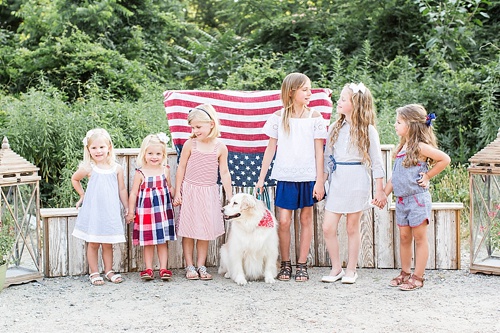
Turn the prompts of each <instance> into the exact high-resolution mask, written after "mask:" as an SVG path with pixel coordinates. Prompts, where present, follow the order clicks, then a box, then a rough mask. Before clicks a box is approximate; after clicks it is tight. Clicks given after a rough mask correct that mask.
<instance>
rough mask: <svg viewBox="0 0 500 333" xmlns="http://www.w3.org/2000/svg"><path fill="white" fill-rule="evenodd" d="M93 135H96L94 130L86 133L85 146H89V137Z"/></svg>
mask: <svg viewBox="0 0 500 333" xmlns="http://www.w3.org/2000/svg"><path fill="white" fill-rule="evenodd" d="M92 135H94V130H90V131H88V132H87V134H86V135H85V137H84V138H83V140H82V142H83V145H84V146H85V147H87V144H88V143H89V139H90V137H91V136H92Z"/></svg>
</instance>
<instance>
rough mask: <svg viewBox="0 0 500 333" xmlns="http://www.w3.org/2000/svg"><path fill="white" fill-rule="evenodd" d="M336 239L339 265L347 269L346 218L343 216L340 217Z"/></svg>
mask: <svg viewBox="0 0 500 333" xmlns="http://www.w3.org/2000/svg"><path fill="white" fill-rule="evenodd" d="M337 239H338V241H339V254H340V264H341V265H342V267H347V262H348V259H349V253H348V248H347V247H348V240H347V218H346V216H345V215H342V217H341V218H340V221H339V225H338V228H337ZM330 259H331V258H330ZM356 261H357V259H356Z"/></svg>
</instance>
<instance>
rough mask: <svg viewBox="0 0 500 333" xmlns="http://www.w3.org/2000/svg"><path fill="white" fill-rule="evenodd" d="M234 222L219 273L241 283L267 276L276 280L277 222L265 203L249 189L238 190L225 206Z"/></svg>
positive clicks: (224, 246) (269, 279)
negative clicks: (244, 191)
mask: <svg viewBox="0 0 500 333" xmlns="http://www.w3.org/2000/svg"><path fill="white" fill-rule="evenodd" d="M222 211H223V213H224V218H225V219H226V220H227V221H229V222H231V229H230V232H229V236H228V238H227V240H226V243H225V244H224V245H222V247H221V249H220V266H219V274H224V273H225V275H224V276H225V277H226V278H227V279H229V278H231V279H233V281H234V282H236V283H237V284H239V285H245V284H247V281H253V280H259V279H262V278H264V281H266V283H274V282H275V280H274V277H275V276H276V274H277V268H276V261H277V260H278V233H277V222H276V218H275V217H274V216H273V214H272V213H271V212H270V211H269V210H268V209H266V207H265V206H264V203H263V202H262V201H260V200H257V199H256V198H255V197H254V196H252V195H250V194H246V193H238V194H235V195H234V196H233V197H232V199H231V201H230V202H229V204H227V205H226V206H224V208H223V209H222Z"/></svg>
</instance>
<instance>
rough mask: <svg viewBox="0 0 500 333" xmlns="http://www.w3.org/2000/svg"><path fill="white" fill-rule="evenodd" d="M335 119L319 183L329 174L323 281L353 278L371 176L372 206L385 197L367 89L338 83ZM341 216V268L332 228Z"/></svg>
mask: <svg viewBox="0 0 500 333" xmlns="http://www.w3.org/2000/svg"><path fill="white" fill-rule="evenodd" d="M337 113H338V115H339V116H338V119H337V120H336V121H335V122H334V123H333V124H332V125H331V126H330V129H329V134H328V139H327V141H326V148H325V181H326V179H327V178H328V176H329V178H330V182H329V190H328V196H327V198H326V204H325V216H324V222H323V234H324V237H325V243H326V247H327V249H328V253H329V255H330V259H331V261H332V270H331V272H330V274H329V275H327V276H324V277H323V278H322V281H323V282H335V281H337V280H339V279H342V283H348V284H352V283H355V282H356V279H357V278H358V274H357V272H356V265H357V262H358V255H359V248H360V245H361V234H360V230H359V228H360V222H361V216H362V214H363V211H364V210H366V209H368V208H369V207H370V201H371V188H372V184H371V178H370V171H371V172H372V175H373V178H374V179H375V182H376V194H375V198H374V204H376V205H379V203H380V202H382V203H384V204H385V202H386V201H387V197H386V195H385V194H384V191H383V185H384V184H383V177H384V175H385V171H384V168H383V164H382V153H381V151H380V140H379V136H378V133H377V130H376V129H375V111H374V105H373V98H372V95H371V92H370V90H369V89H368V88H367V87H365V86H364V85H363V83H359V84H355V83H350V84H347V85H345V86H344V88H343V89H342V92H341V94H340V98H339V100H338V101H337ZM344 214H345V215H346V216H347V240H348V262H347V269H346V271H345V272H344V269H343V268H342V266H341V262H340V254H339V243H338V238H337V229H338V224H339V221H340V218H341V217H342V215H344Z"/></svg>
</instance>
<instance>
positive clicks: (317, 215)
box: [313, 200, 330, 267]
mask: <svg viewBox="0 0 500 333" xmlns="http://www.w3.org/2000/svg"><path fill="white" fill-rule="evenodd" d="M324 219H325V200H321V201H320V202H318V203H316V204H315V205H314V230H313V232H314V243H315V249H316V253H315V254H316V259H315V262H313V265H314V266H322V267H329V266H330V261H329V259H328V258H327V253H328V249H327V248H326V242H325V237H324V236H323V221H324Z"/></svg>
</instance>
